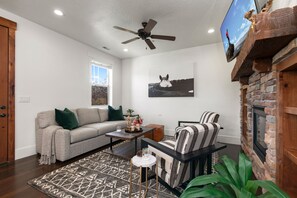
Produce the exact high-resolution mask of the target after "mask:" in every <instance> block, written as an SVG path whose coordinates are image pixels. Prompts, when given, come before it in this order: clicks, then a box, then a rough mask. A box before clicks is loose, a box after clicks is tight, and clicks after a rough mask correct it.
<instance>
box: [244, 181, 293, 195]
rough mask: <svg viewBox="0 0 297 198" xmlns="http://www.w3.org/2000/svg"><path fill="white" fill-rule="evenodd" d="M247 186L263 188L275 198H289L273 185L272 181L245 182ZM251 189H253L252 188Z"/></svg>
mask: <svg viewBox="0 0 297 198" xmlns="http://www.w3.org/2000/svg"><path fill="white" fill-rule="evenodd" d="M247 184H248V186H253V185H255V186H257V188H258V187H261V188H264V189H265V190H267V191H268V192H270V193H272V194H273V195H275V197H276V198H290V197H289V195H287V194H286V193H285V192H283V191H282V190H281V189H279V187H278V186H277V185H276V184H275V183H273V182H272V181H261V180H254V181H248V182H247ZM253 188H255V187H254V186H253Z"/></svg>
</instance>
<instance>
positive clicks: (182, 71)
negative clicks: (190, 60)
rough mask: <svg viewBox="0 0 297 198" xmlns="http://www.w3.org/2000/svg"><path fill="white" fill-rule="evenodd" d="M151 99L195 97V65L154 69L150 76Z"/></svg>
mask: <svg viewBox="0 0 297 198" xmlns="http://www.w3.org/2000/svg"><path fill="white" fill-rule="evenodd" d="M148 96H149V97H194V67H193V65H188V66H186V65H177V66H168V67H166V66H164V67H161V68H160V67H159V68H153V69H151V71H150V74H149V84H148Z"/></svg>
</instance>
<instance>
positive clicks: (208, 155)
mask: <svg viewBox="0 0 297 198" xmlns="http://www.w3.org/2000/svg"><path fill="white" fill-rule="evenodd" d="M191 123H193V122H191ZM148 145H150V146H152V147H154V148H156V149H158V150H160V151H162V152H163V153H165V154H167V155H169V156H171V157H173V158H174V159H176V160H178V161H180V162H183V163H189V164H190V179H189V181H190V180H192V179H194V178H195V177H196V175H195V170H196V166H197V164H198V163H199V175H203V174H204V165H205V163H207V174H211V173H212V154H213V153H214V152H217V151H219V150H221V149H224V148H226V147H227V146H226V145H224V144H220V143H216V144H215V145H211V146H208V147H205V148H202V149H199V150H197V151H194V152H190V153H187V154H181V153H178V152H176V151H174V150H172V149H170V148H168V147H166V146H164V145H162V144H159V143H158V142H155V141H153V140H151V139H148V138H143V139H142V140H141V148H146V147H148ZM142 171H143V174H142V175H143V176H144V175H145V174H144V171H145V169H142ZM142 181H145V178H144V177H142ZM159 181H160V183H161V184H162V185H164V186H165V187H166V188H167V189H168V190H170V191H171V192H172V193H173V194H175V195H177V196H180V195H181V192H180V191H178V190H177V189H176V188H172V187H171V186H169V185H168V184H167V183H166V182H165V181H163V180H162V179H161V178H160V177H159Z"/></svg>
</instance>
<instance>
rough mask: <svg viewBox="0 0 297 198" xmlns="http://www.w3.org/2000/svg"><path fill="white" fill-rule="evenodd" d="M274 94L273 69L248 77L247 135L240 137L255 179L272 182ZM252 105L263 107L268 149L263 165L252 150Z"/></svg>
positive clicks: (274, 151) (273, 162) (275, 89)
mask: <svg viewBox="0 0 297 198" xmlns="http://www.w3.org/2000/svg"><path fill="white" fill-rule="evenodd" d="M276 92H277V88H276V71H275V70H274V69H273V70H272V72H269V73H257V72H255V73H254V74H253V75H252V76H250V78H249V85H248V87H247V93H246V98H247V130H246V131H247V134H246V137H244V136H242V137H241V142H242V144H241V145H242V149H243V150H244V152H245V153H246V154H247V155H248V156H249V157H250V159H251V160H252V163H253V172H254V174H255V176H256V177H257V179H260V180H262V179H265V180H272V181H274V182H275V174H276V146H275V145H276V139H275V137H276V106H277V105H276ZM241 102H242V101H241ZM253 105H258V106H263V107H265V109H264V110H265V113H266V133H265V143H266V144H267V147H268V149H267V151H266V160H265V162H264V163H263V162H262V161H261V160H260V159H259V157H258V156H257V154H256V153H255V152H254V150H253V119H252V116H253ZM241 106H242V105H241Z"/></svg>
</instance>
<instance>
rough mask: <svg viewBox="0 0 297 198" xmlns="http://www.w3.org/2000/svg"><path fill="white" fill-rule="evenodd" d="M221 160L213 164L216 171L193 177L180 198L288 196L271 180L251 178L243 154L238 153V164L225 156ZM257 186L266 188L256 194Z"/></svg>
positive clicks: (250, 167) (247, 160)
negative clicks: (262, 192) (263, 191)
mask: <svg viewBox="0 0 297 198" xmlns="http://www.w3.org/2000/svg"><path fill="white" fill-rule="evenodd" d="M221 161H222V162H221V163H218V164H216V165H214V169H215V170H216V173H214V174H211V175H203V176H198V177H196V178H195V179H193V180H192V181H191V182H190V183H189V184H188V186H187V188H186V189H185V190H184V191H183V193H182V195H181V198H197V197H221V198H289V196H288V195H287V194H286V193H284V192H283V191H282V190H281V189H280V188H279V187H278V186H277V185H276V184H274V183H273V182H272V181H262V180H251V177H252V163H251V161H250V160H249V159H248V157H247V156H246V155H245V154H243V153H240V154H239V163H238V164H237V163H236V162H235V161H233V160H232V159H230V158H229V157H227V156H223V157H222V158H221ZM259 187H261V188H262V189H265V190H266V191H265V193H264V194H261V195H256V192H257V190H258V188H259Z"/></svg>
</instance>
